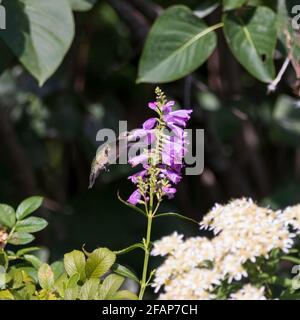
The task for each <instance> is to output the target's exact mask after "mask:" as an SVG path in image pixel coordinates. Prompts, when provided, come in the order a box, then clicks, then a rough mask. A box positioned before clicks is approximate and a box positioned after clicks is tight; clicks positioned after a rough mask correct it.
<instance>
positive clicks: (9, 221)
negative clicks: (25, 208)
mask: <svg viewBox="0 0 300 320" xmlns="http://www.w3.org/2000/svg"><path fill="white" fill-rule="evenodd" d="M15 222H16V213H15V210H14V209H13V208H12V207H11V206H8V205H7V204H0V224H1V225H2V226H4V227H8V228H10V229H11V228H12V227H13V226H14V224H15Z"/></svg>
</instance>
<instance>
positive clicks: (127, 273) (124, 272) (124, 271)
mask: <svg viewBox="0 0 300 320" xmlns="http://www.w3.org/2000/svg"><path fill="white" fill-rule="evenodd" d="M111 269H112V271H113V272H115V273H117V274H118V275H120V276H123V277H126V278H128V279H131V280H133V281H135V282H137V283H139V282H140V280H139V279H138V277H137V276H136V275H135V274H134V272H133V271H131V270H130V269H128V268H127V267H125V266H123V265H121V264H118V263H115V264H114V265H113V266H112V268H111Z"/></svg>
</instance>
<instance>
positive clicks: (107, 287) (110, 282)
mask: <svg viewBox="0 0 300 320" xmlns="http://www.w3.org/2000/svg"><path fill="white" fill-rule="evenodd" d="M123 282H124V278H123V277H121V276H118V275H116V274H110V275H109V276H107V277H106V278H105V279H104V281H103V283H102V285H101V287H100V289H99V295H98V298H99V300H110V299H111V298H112V296H113V295H114V294H115V293H116V292H117V291H118V290H119V288H120V287H121V286H122V284H123Z"/></svg>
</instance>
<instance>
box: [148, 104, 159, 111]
mask: <svg viewBox="0 0 300 320" xmlns="http://www.w3.org/2000/svg"><path fill="white" fill-rule="evenodd" d="M148 107H149V108H150V109H152V110H154V111H157V102H149V103H148Z"/></svg>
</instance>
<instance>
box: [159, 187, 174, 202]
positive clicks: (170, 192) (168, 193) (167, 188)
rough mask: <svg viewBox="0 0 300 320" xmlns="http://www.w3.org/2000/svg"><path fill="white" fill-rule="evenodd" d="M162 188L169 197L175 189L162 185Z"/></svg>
mask: <svg viewBox="0 0 300 320" xmlns="http://www.w3.org/2000/svg"><path fill="white" fill-rule="evenodd" d="M162 190H163V192H164V194H165V195H166V196H167V197H168V198H169V199H172V198H174V194H175V193H176V191H177V190H176V189H175V188H171V187H163V188H162Z"/></svg>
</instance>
